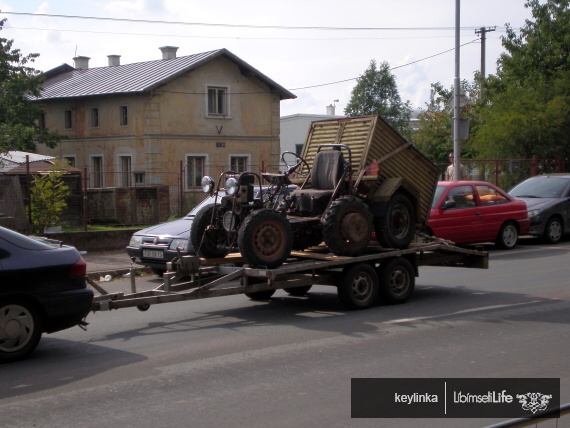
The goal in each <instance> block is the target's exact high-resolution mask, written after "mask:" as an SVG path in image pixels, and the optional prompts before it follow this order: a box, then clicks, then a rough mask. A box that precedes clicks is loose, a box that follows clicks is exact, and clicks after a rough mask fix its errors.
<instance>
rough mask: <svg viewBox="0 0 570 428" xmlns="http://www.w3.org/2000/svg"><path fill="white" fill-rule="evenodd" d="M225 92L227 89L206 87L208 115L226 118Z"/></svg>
mask: <svg viewBox="0 0 570 428" xmlns="http://www.w3.org/2000/svg"><path fill="white" fill-rule="evenodd" d="M227 92H228V91H227V88H220V87H208V114H209V115H215V116H218V115H219V116H226V115H227V114H228V107H227V104H228V103H227Z"/></svg>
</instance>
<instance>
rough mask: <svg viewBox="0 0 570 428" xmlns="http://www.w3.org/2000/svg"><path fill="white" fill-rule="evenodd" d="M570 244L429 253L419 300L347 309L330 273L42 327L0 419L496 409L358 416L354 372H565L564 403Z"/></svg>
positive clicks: (397, 422)
mask: <svg viewBox="0 0 570 428" xmlns="http://www.w3.org/2000/svg"><path fill="white" fill-rule="evenodd" d="M569 253H570V242H569V241H565V242H563V243H561V244H559V245H555V246H545V245H537V243H536V242H535V241H527V242H525V243H523V245H520V246H518V247H517V248H516V249H515V250H512V251H499V250H494V249H490V254H491V257H490V268H489V269H488V270H479V269H457V268H439V267H429V268H421V270H420V277H419V278H418V279H417V287H416V292H415V294H414V296H413V297H412V299H411V300H410V301H409V302H408V303H406V304H404V305H395V306H379V307H375V308H372V309H368V310H364V311H346V310H344V309H343V308H342V307H341V306H340V304H339V302H338V299H337V297H336V293H335V289H334V288H332V287H322V286H319V287H314V288H313V290H311V292H310V295H309V296H308V297H290V296H288V295H287V294H286V293H285V292H283V291H279V292H277V293H276V294H275V296H274V297H273V298H272V299H271V301H269V302H253V301H250V300H248V299H247V298H246V297H245V296H241V295H238V296H227V297H222V298H214V299H205V300H198V301H190V302H180V303H171V304H165V305H155V306H152V307H151V308H150V310H148V311H147V312H140V311H138V310H137V309H134V308H128V309H122V310H119V311H112V312H98V313H95V314H91V315H90V316H89V317H88V321H89V322H90V325H89V327H88V330H87V331H86V332H85V331H82V330H80V329H79V328H74V329H71V330H66V331H63V332H59V333H55V334H52V335H45V336H44V337H43V338H42V341H41V342H40V345H39V347H38V349H37V350H36V352H35V353H34V354H33V356H32V357H31V358H30V359H28V360H26V361H22V362H18V363H13V364H8V365H2V366H0V379H1V385H2V387H1V388H0V426H1V427H3V428H6V427H32V426H37V427H100V426H102V425H108V426H121V427H147V426H149V427H150V426H160V427H183V426H184V427H186V426H192V427H226V426H227V427H262V426H263V427H292V426H299V427H321V426H330V427H372V426H374V427H378V426H382V427H384V426H386V427H417V426H422V427H480V426H486V425H490V424H492V423H496V422H498V421H499V420H493V419H422V420H418V419H409V418H404V419H351V414H350V410H351V409H350V399H351V390H350V386H351V378H355V377H373V378H384V377H420V378H426V377H427V378H435V377H442V378H450V377H455V378H462V377H515V378H518V377H555V378H560V379H561V393H562V400H561V401H562V403H567V402H570V383H569V380H570V367H569V364H568V353H569V351H570V346H569V345H568V343H569V332H570V329H569V328H568V324H569V323H570V284H569V282H570V280H569V279H568V278H570V263H569V261H570V257H569V255H570V254H569ZM150 280H151V281H155V280H154V279H152V278H150ZM564 423H565V424H564ZM545 426H553V425H545ZM558 426H559V427H560V426H570V419H568V417H567V418H565V419H562V420H560V421H559V425H558Z"/></svg>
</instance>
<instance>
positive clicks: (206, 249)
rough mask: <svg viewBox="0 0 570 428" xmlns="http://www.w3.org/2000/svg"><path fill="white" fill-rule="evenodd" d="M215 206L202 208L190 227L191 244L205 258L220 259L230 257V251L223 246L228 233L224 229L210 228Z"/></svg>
mask: <svg viewBox="0 0 570 428" xmlns="http://www.w3.org/2000/svg"><path fill="white" fill-rule="evenodd" d="M213 212H214V205H207V206H205V207H204V208H202V209H201V210H200V211H198V213H197V214H196V216H195V217H194V220H193V221H192V225H191V226H190V242H191V244H192V247H193V248H194V251H196V254H198V256H200V257H205V258H219V257H225V256H227V255H228V253H229V252H230V250H229V249H228V248H226V247H225V246H224V245H223V244H224V243H225V239H226V232H225V230H223V228H220V227H214V225H212V226H210V223H212V213H213Z"/></svg>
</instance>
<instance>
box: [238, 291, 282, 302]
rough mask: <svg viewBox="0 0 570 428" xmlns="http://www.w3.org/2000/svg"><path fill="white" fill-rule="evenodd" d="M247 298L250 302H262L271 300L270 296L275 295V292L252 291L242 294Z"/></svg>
mask: <svg viewBox="0 0 570 428" xmlns="http://www.w3.org/2000/svg"><path fill="white" fill-rule="evenodd" d="M244 294H245V295H246V296H247V297H249V298H250V299H251V300H255V301H263V300H269V299H271V296H273V295H274V294H275V290H267V291H254V292H253V293H244Z"/></svg>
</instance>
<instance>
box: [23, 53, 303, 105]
mask: <svg viewBox="0 0 570 428" xmlns="http://www.w3.org/2000/svg"><path fill="white" fill-rule="evenodd" d="M220 56H224V57H226V58H228V59H230V60H231V61H233V62H235V63H236V64H237V65H238V66H239V67H240V68H241V69H242V70H243V71H245V72H246V75H249V76H252V77H256V78H258V79H260V80H261V81H263V82H265V83H266V84H267V85H268V86H269V87H270V89H271V91H272V92H276V93H278V94H279V97H280V99H282V100H283V99H291V98H296V96H295V95H294V94H292V93H291V92H289V91H288V90H287V89H285V88H283V87H282V86H280V85H278V84H277V83H275V82H274V81H273V80H271V79H270V78H269V77H267V76H265V75H264V74H262V73H260V72H259V71H257V70H256V69H255V68H253V67H252V66H250V65H249V64H248V63H246V62H245V61H243V60H241V59H240V58H238V57H237V56H235V55H234V54H232V53H231V52H230V51H228V50H227V49H218V50H215V51H210V52H203V53H199V54H194V55H188V56H182V57H178V58H172V59H161V60H155V61H146V62H138V63H134V64H125V65H119V66H109V67H98V68H90V69H86V70H78V69H72V71H67V72H63V73H61V74H56V75H55V76H53V77H48V78H47V79H46V81H45V82H44V85H43V90H42V92H41V95H40V97H37V98H33V99H41V100H49V99H57V98H75V97H89V96H96V95H110V94H128V93H137V92H147V91H150V90H153V89H155V88H157V87H159V86H161V85H163V84H165V83H167V82H169V81H171V80H172V79H174V78H176V77H178V76H180V75H181V74H184V73H186V72H188V71H189V70H192V69H195V68H198V67H200V66H201V65H203V64H205V63H206V62H209V61H211V60H213V59H215V58H218V57H220ZM61 67H62V66H59V67H58V68H61ZM63 69H65V68H63ZM50 71H51V70H50ZM50 71H48V72H47V73H46V76H51V75H53V74H50Z"/></svg>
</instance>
